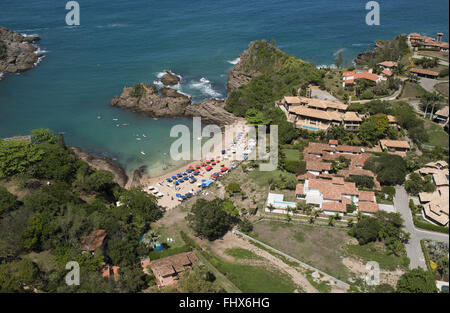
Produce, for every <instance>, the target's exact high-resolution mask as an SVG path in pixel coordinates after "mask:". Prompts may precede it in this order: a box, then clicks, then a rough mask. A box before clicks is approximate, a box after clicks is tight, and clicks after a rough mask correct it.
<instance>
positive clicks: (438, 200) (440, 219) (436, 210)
mask: <svg viewBox="0 0 450 313" xmlns="http://www.w3.org/2000/svg"><path fill="white" fill-rule="evenodd" d="M416 172H417V173H419V174H421V175H431V176H432V178H433V182H434V184H435V185H436V190H435V191H434V192H421V193H419V200H420V203H421V204H422V206H423V213H424V216H425V218H427V219H429V220H430V221H431V222H433V223H435V224H439V225H442V226H447V227H448V225H449V169H448V164H447V162H445V161H437V162H430V163H428V164H426V165H425V166H424V167H422V168H420V169H419V170H417V171H416Z"/></svg>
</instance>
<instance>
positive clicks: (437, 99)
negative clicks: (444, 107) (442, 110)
mask: <svg viewBox="0 0 450 313" xmlns="http://www.w3.org/2000/svg"><path fill="white" fill-rule="evenodd" d="M433 100H434V101H433V102H432V103H433V108H432V109H431V115H430V120H433V116H434V109H435V107H436V104H437V105H438V106H439V107H440V106H441V104H440V103H439V102H441V101H443V100H444V98H443V97H442V96H441V95H440V94H439V93H437V92H436V91H433ZM439 107H438V109H439Z"/></svg>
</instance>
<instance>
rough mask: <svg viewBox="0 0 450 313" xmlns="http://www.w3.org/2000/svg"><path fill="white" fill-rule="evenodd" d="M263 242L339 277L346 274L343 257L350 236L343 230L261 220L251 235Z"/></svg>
mask: <svg viewBox="0 0 450 313" xmlns="http://www.w3.org/2000/svg"><path fill="white" fill-rule="evenodd" d="M252 235H253V236H254V237H255V238H257V239H259V240H261V241H263V242H264V243H266V244H268V245H270V246H272V247H274V248H275V249H278V250H280V251H283V252H285V253H287V254H289V255H291V256H293V257H294V258H297V259H299V260H301V261H303V262H305V263H307V264H310V265H312V266H314V267H317V268H318V269H320V270H322V271H324V272H326V273H328V274H330V275H332V276H334V277H336V278H339V279H342V280H346V279H347V278H348V277H349V272H348V269H347V267H346V266H345V265H344V264H343V263H342V256H343V255H344V253H345V250H344V247H345V246H346V244H347V242H348V240H349V239H350V236H348V235H347V232H346V230H343V229H336V228H329V227H321V226H311V225H306V224H292V223H285V222H281V221H267V220H262V221H259V222H257V223H255V224H254V231H253V234H252Z"/></svg>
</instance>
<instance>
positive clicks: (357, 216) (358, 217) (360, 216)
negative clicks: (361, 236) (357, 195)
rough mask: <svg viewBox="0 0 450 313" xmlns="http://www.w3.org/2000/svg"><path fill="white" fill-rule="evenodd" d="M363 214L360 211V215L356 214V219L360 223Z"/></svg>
mask: <svg viewBox="0 0 450 313" xmlns="http://www.w3.org/2000/svg"><path fill="white" fill-rule="evenodd" d="M362 216H363V214H362V212H361V211H358V213H357V214H356V218H357V219H358V222H359V221H360V220H361V218H362Z"/></svg>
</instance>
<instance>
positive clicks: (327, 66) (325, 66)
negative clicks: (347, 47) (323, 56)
mask: <svg viewBox="0 0 450 313" xmlns="http://www.w3.org/2000/svg"><path fill="white" fill-rule="evenodd" d="M316 68H319V69H320V68H336V65H334V64H319V65H316Z"/></svg>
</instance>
